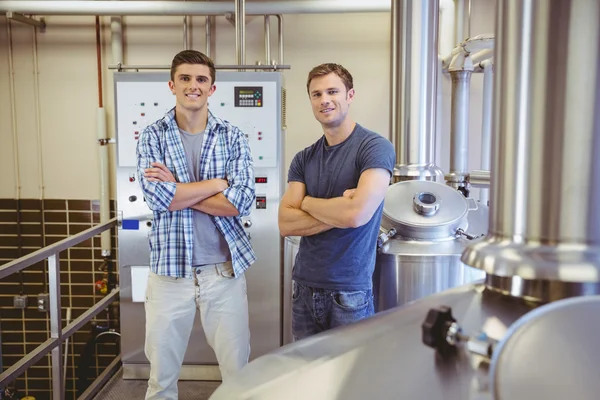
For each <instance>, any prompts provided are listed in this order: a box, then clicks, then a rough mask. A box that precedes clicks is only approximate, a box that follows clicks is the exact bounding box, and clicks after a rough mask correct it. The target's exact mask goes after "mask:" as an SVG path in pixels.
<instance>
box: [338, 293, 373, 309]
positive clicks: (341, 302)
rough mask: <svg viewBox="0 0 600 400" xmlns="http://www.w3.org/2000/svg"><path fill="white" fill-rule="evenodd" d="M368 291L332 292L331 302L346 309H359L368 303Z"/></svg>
mask: <svg viewBox="0 0 600 400" xmlns="http://www.w3.org/2000/svg"><path fill="white" fill-rule="evenodd" d="M369 296H370V293H369V291H366V290H353V291H339V292H335V293H334V294H333V302H334V304H335V305H337V306H338V307H341V308H343V309H346V310H360V309H362V308H365V307H366V306H368V305H369Z"/></svg>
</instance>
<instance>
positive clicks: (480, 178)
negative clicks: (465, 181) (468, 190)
mask: <svg viewBox="0 0 600 400" xmlns="http://www.w3.org/2000/svg"><path fill="white" fill-rule="evenodd" d="M469 183H470V184H471V185H472V186H475V187H489V186H490V171H489V170H481V169H476V170H474V171H471V172H470V173H469Z"/></svg>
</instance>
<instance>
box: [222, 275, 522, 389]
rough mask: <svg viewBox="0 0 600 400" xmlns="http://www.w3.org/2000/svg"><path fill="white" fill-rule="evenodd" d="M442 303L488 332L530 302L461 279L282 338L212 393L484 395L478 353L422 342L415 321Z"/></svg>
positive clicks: (472, 328)
mask: <svg viewBox="0 0 600 400" xmlns="http://www.w3.org/2000/svg"><path fill="white" fill-rule="evenodd" d="M440 305H446V306H449V307H451V308H452V313H453V315H454V317H455V318H456V319H457V321H459V322H460V324H461V326H462V327H463V329H464V331H465V332H479V331H481V330H483V332H485V333H486V334H487V335H488V336H489V337H491V338H502V337H503V336H504V335H505V332H506V330H507V328H508V327H509V326H510V325H511V324H512V323H513V322H514V321H515V320H517V319H518V318H519V317H521V316H522V315H524V314H525V313H526V312H528V311H530V310H531V307H530V306H528V305H527V304H526V303H525V302H523V301H521V300H520V299H514V298H506V297H504V296H501V295H499V294H496V293H493V292H490V291H486V290H483V288H482V287H481V286H472V285H464V286H461V287H459V288H455V289H452V290H448V291H446V292H444V293H439V294H436V295H433V296H429V297H427V298H424V299H421V300H418V301H416V302H414V303H412V304H411V305H410V306H409V307H398V308H394V309H392V310H388V311H386V312H382V313H378V314H376V315H375V316H373V317H371V318H368V319H366V320H363V321H360V322H358V323H355V324H351V325H346V326H344V327H340V328H335V329H332V330H330V331H326V332H323V333H320V334H317V335H314V336H312V337H310V338H307V339H303V340H300V341H298V342H294V343H292V344H289V345H286V346H284V347H282V348H280V349H278V350H276V351H274V352H272V353H270V354H268V355H265V356H263V357H260V358H258V359H256V360H254V361H253V362H251V363H250V364H249V365H248V366H246V368H244V370H242V371H241V372H240V374H239V375H238V376H237V377H236V379H235V380H232V381H230V382H227V383H224V384H222V385H221V386H220V387H219V388H218V389H217V390H216V391H215V393H214V394H213V396H212V397H211V400H242V399H261V400H271V399H273V400H275V399H276V400H280V399H286V400H287V399H290V400H296V399H298V400H299V399H347V400H354V399H357V400H358V399H360V400H364V399H428V400H438V399H440V400H442V399H443V400H466V399H470V400H474V399H482V398H485V397H481V396H482V395H484V394H485V390H484V387H482V385H483V384H484V383H485V380H486V379H485V378H487V376H485V375H481V373H482V371H481V370H480V369H479V368H478V366H479V363H480V362H481V361H483V358H481V357H478V356H472V355H471V354H468V352H466V351H465V350H462V349H459V351H458V354H457V356H456V357H453V358H449V359H442V358H440V357H439V356H437V355H436V354H435V353H434V351H433V350H432V349H430V348H429V347H426V346H425V345H424V344H423V343H422V337H421V324H422V322H423V320H424V319H425V316H426V315H427V313H428V311H429V309H430V308H433V307H438V306H440ZM482 327H483V328H482Z"/></svg>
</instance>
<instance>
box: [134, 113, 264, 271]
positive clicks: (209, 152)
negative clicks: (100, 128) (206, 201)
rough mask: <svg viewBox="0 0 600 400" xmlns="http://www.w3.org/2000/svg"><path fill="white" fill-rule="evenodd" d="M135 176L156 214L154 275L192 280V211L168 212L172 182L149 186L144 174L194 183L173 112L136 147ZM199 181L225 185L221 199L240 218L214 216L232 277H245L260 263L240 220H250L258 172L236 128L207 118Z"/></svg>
mask: <svg viewBox="0 0 600 400" xmlns="http://www.w3.org/2000/svg"><path fill="white" fill-rule="evenodd" d="M136 153H137V171H138V175H139V182H140V185H141V187H142V192H143V193H144V197H145V200H146V204H148V206H149V207H150V209H151V210H152V211H153V213H154V221H153V224H152V232H151V234H150V270H151V271H152V272H154V273H156V274H158V275H167V276H172V277H180V278H192V269H191V264H192V249H193V241H194V237H193V228H192V213H193V210H192V209H191V208H186V209H183V210H178V211H169V205H170V204H171V201H172V200H173V197H174V196H175V190H176V187H177V184H176V183H174V182H148V181H147V180H146V178H145V177H144V170H145V169H146V168H150V167H151V165H150V163H152V162H159V163H161V164H164V165H165V166H166V167H167V168H168V169H169V170H170V171H171V172H172V173H173V176H174V177H175V180H176V181H177V182H181V183H184V182H190V176H189V173H188V168H187V160H186V157H185V152H184V149H183V143H182V141H181V136H180V133H179V128H178V127H177V122H176V121H175V109H174V108H173V109H172V110H171V111H169V112H168V113H167V114H165V116H164V117H163V118H162V119H160V120H158V121H156V122H155V123H153V124H152V125H150V126H148V127H147V128H146V129H144V131H143V132H142V134H141V135H140V138H139V141H138V144H137V151H136ZM200 163H201V165H202V168H201V175H202V176H201V178H202V180H208V179H215V178H219V179H225V178H226V179H227V180H228V182H229V187H228V188H227V189H225V190H224V191H223V195H225V197H226V198H227V200H229V201H230V202H231V204H233V205H234V206H235V208H237V210H238V211H239V216H236V217H215V216H211V219H212V221H213V222H214V224H215V225H216V227H217V229H218V230H219V231H220V232H221V233H222V234H223V237H224V238H225V240H226V241H227V244H228V245H229V251H230V252H231V261H232V264H233V271H234V273H235V275H236V276H238V275H240V274H242V273H243V272H244V271H245V270H246V269H248V267H249V266H250V265H251V264H252V263H253V262H254V261H255V260H256V256H255V254H254V250H253V249H252V245H251V244H250V240H249V238H248V235H247V234H246V232H245V231H244V228H243V226H242V223H241V220H240V217H242V216H246V215H249V214H250V211H251V209H252V205H253V204H254V200H255V193H254V169H253V167H252V156H251V154H250V146H249V145H248V141H247V140H246V137H245V135H244V134H243V133H242V132H241V131H240V130H239V129H238V128H236V127H235V126H233V125H231V124H230V123H228V122H226V121H223V120H221V119H220V118H218V117H216V116H214V115H213V114H212V113H211V112H210V111H209V113H208V123H207V130H206V133H205V137H204V139H203V141H202V150H201V155H200Z"/></svg>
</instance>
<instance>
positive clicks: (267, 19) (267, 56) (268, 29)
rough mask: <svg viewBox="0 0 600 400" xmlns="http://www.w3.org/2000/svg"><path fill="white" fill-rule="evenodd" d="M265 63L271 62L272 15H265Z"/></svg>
mask: <svg viewBox="0 0 600 400" xmlns="http://www.w3.org/2000/svg"><path fill="white" fill-rule="evenodd" d="M265 64H266V65H269V64H271V17H269V16H268V15H265Z"/></svg>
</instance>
